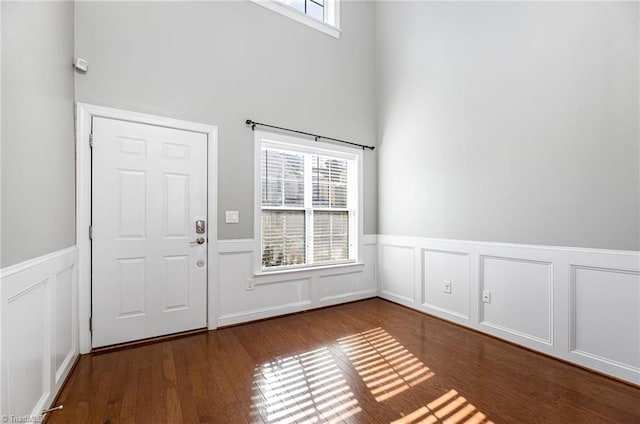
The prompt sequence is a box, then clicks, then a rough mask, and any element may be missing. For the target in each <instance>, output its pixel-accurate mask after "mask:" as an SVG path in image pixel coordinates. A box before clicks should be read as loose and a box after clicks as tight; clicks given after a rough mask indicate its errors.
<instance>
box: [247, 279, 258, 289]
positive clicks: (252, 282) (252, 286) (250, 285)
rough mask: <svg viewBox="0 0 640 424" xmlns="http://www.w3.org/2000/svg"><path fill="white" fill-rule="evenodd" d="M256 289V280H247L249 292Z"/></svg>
mask: <svg viewBox="0 0 640 424" xmlns="http://www.w3.org/2000/svg"><path fill="white" fill-rule="evenodd" d="M255 288H256V280H254V279H253V278H247V288H246V290H247V291H251V290H253V289H255Z"/></svg>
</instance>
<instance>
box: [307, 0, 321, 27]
mask: <svg viewBox="0 0 640 424" xmlns="http://www.w3.org/2000/svg"><path fill="white" fill-rule="evenodd" d="M307 15H309V16H311V17H312V18H314V19H317V20H319V21H320V22H324V7H323V6H322V1H319V2H318V3H316V2H314V1H312V0H307Z"/></svg>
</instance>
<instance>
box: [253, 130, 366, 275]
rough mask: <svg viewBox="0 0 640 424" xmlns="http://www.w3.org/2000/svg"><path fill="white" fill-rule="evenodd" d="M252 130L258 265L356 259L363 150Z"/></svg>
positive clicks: (269, 267) (267, 267) (277, 266)
mask: <svg viewBox="0 0 640 424" xmlns="http://www.w3.org/2000/svg"><path fill="white" fill-rule="evenodd" d="M316 146H317V143H310V142H308V141H306V140H301V139H297V138H293V137H286V136H281V135H274V134H269V133H264V132H260V131H257V132H256V150H257V151H258V152H259V159H258V158H257V160H256V164H257V167H259V172H258V173H257V178H256V191H257V192H258V196H259V199H257V202H256V203H257V204H256V211H257V213H258V214H259V221H256V224H257V225H259V230H260V237H259V238H260V258H261V260H260V268H261V269H262V270H263V271H265V270H275V269H287V268H297V267H309V266H316V265H331V264H340V263H349V262H354V261H355V260H356V258H357V253H358V252H357V251H358V235H359V234H360V233H361V230H360V225H359V224H360V222H359V213H358V211H359V209H360V207H359V205H360V196H359V191H360V190H359V184H358V180H359V170H358V164H359V162H360V160H359V157H360V156H361V153H360V152H358V153H352V152H351V151H349V150H352V149H343V148H336V150H333V146H331V145H328V148H318V147H316Z"/></svg>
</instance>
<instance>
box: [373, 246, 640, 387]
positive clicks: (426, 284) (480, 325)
mask: <svg viewBox="0 0 640 424" xmlns="http://www.w3.org/2000/svg"><path fill="white" fill-rule="evenodd" d="M377 241H378V244H377V248H378V269H379V276H380V277H379V281H378V283H379V287H380V294H379V295H380V297H382V298H385V299H388V300H391V301H394V302H397V303H400V304H402V305H405V306H408V307H411V308H413V309H417V310H419V311H423V312H426V313H428V314H431V315H434V316H437V317H440V318H444V319H446V320H449V321H452V322H455V323H457V324H461V325H463V326H466V327H470V328H473V329H475V330H478V331H481V332H484V333H487V334H491V335H493V336H496V337H499V338H502V339H504V340H508V341H510V342H513V343H517V344H520V345H522V346H526V347H528V348H531V349H534V350H537V351H540V352H543V353H546V354H548V355H551V356H554V357H557V358H559V359H563V360H566V361H569V362H573V363H575V364H578V365H581V366H584V367H587V368H591V369H593V370H597V371H600V372H602V373H605V374H609V375H611V376H614V377H617V378H620V379H622V380H626V381H629V382H632V383H634V384H640V252H635V251H634V252H628V251H615V250H600V249H582V248H564V247H555V246H529V245H518V244H506V243H485V242H472V241H458V240H441V239H428V238H419V237H401V236H389V235H378V238H377ZM445 281H447V282H449V286H450V288H451V290H450V291H451V293H445V290H444V286H445V283H444V282H445ZM484 290H488V291H489V293H490V303H483V302H482V293H483V291H484Z"/></svg>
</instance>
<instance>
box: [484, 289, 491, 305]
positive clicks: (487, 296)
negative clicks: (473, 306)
mask: <svg viewBox="0 0 640 424" xmlns="http://www.w3.org/2000/svg"><path fill="white" fill-rule="evenodd" d="M482 303H491V292H490V291H489V290H484V291H483V292H482Z"/></svg>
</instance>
